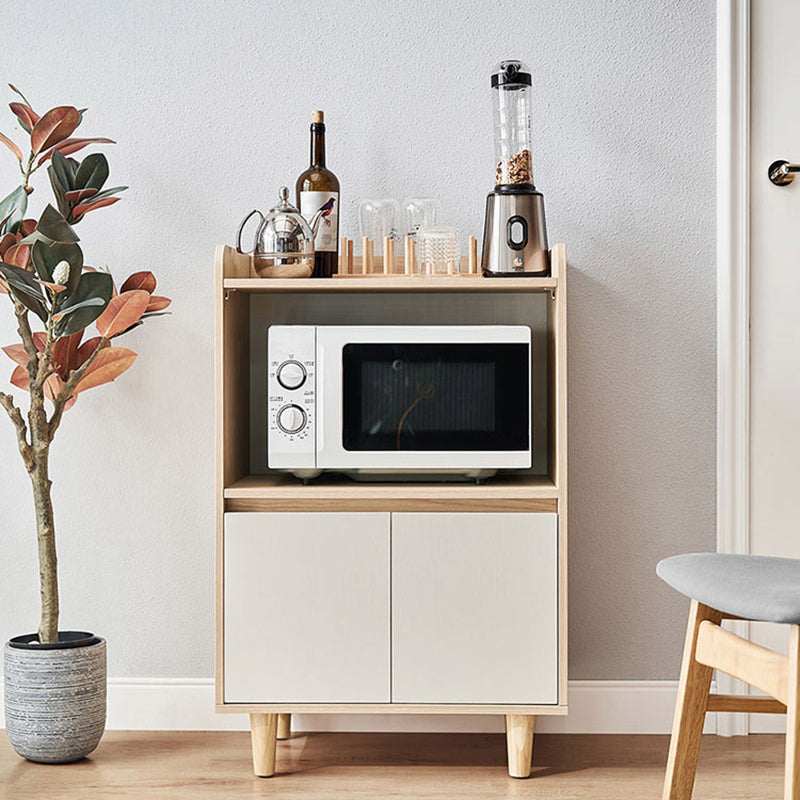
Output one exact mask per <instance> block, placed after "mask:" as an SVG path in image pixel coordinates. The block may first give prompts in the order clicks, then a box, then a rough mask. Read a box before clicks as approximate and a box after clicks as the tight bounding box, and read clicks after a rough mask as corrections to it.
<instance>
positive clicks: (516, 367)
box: [267, 325, 531, 481]
mask: <svg viewBox="0 0 800 800" xmlns="http://www.w3.org/2000/svg"><path fill="white" fill-rule="evenodd" d="M267 353H268V356H267V357H268V369H267V406H268V408H267V414H268V420H267V431H268V433H267V437H268V466H269V467H270V468H271V469H278V470H285V471H288V472H291V473H293V474H295V475H296V476H297V477H299V478H302V479H305V480H309V479H312V478H315V477H317V476H318V475H319V474H320V473H321V472H323V471H332V472H344V473H349V474H351V475H353V476H355V477H362V478H370V477H373V478H377V479H380V478H381V477H383V478H387V477H391V476H397V477H403V476H406V477H411V476H419V477H433V476H440V477H442V478H445V479H446V478H448V477H457V476H461V477H466V478H470V479H474V480H476V481H481V480H482V479H484V478H486V477H489V476H491V475H493V474H494V473H495V472H496V471H497V470H498V469H520V468H526V467H530V466H531V410H530V404H531V330H530V328H528V327H527V326H524V325H462V326H419V325H410V326H394V325H386V326H373V325H363V326H362V325H341V326H340V325H318V326H315V325H272V326H270V328H269V330H268V332H267Z"/></svg>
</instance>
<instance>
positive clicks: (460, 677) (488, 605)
mask: <svg viewBox="0 0 800 800" xmlns="http://www.w3.org/2000/svg"><path fill="white" fill-rule="evenodd" d="M557 539H558V532H557V518H556V515H555V514H512V513H509V514H446V513H428V514H393V515H392V701H393V702H395V703H437V704H438V703H476V704H532V705H540V704H541V705H545V704H556V703H558V603H557V597H558V576H557V572H558V570H557V552H558V549H557Z"/></svg>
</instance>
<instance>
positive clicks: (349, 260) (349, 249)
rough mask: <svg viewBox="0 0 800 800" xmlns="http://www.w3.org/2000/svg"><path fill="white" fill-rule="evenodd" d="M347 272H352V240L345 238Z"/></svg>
mask: <svg viewBox="0 0 800 800" xmlns="http://www.w3.org/2000/svg"><path fill="white" fill-rule="evenodd" d="M347 274H348V275H352V274H353V240H352V239H348V240H347Z"/></svg>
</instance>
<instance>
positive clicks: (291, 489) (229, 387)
mask: <svg viewBox="0 0 800 800" xmlns="http://www.w3.org/2000/svg"><path fill="white" fill-rule="evenodd" d="M550 264H551V275H550V276H548V277H546V278H483V277H481V276H475V275H461V276H452V277H447V276H443V277H436V278H422V277H407V276H402V275H398V276H386V277H383V278H374V277H366V276H365V277H349V278H348V279H347V280H335V279H313V278H312V279H293V280H285V279H261V278H258V277H257V276H256V275H255V273H254V270H253V268H252V263H251V258H250V256H246V255H241V254H239V253H237V252H236V251H235V250H234V249H233V248H231V247H229V246H227V245H219V246H218V247H217V251H216V258H215V278H214V306H215V419H216V422H215V453H216V471H215V513H216V548H215V552H216V593H215V594H216V626H215V629H216V656H215V665H216V677H215V695H216V711H217V712H221V713H249V714H251V715H253V716H252V718H253V719H254V720H255V722H254V726H255V727H254V730H257V732H258V741H259V742H261V741H262V740H263V741H266V744H265V745H264V747H266V748H267V749H269V747H271V746H272V744H271V739H272V738H274V737H273V733H272V732H273V731H275V735H277V718H275V720H276V721H273V720H272V717H271V715H275V714H277V715H283V719H282V720H281V724H280V728H281V734H282V735H285V734H288V730H289V719H288V718H287V715H289V714H291V713H294V712H312V713H347V712H353V713H355V712H358V713H365V712H375V713H381V714H386V713H390V714H391V713H398V714H407V713H421V714H440V713H445V714H454V713H456V714H462V713H463V714H504V715H506V717H507V730H508V731H509V737H510V738H509V742H510V747H511V752H513V753H515V754H520V753H521V754H522V759H521V760H522V761H524V760H525V754H526V753H527V752H528V751H529V747H528V744H527V738H528V736H530V737H531V738H532V734H533V723H532V721H531V723H530V725H528V724H527V723H524V721H522V719H521V718H522V717H525V716H533V715H556V714H566V713H567V262H566V248H565V246H564V245H563V244H558V245H555V246H554V247H553V249H552V250H551V253H550ZM264 292H272V293H292V294H296V293H299V294H301V295H302V294H303V293H322V294H326V293H340V292H359V293H361V292H370V293H375V294H381V293H391V294H394V293H398V292H399V293H405V294H415V293H429V292H437V293H450V292H452V293H460V292H470V293H473V292H481V293H483V292H487V293H495V294H498V295H500V296H502V295H506V294H509V293H524V292H537V293H544V294H546V295H547V296H548V300H549V302H548V305H547V330H546V336H547V363H548V389H547V391H548V415H549V419H548V443H547V446H548V464H549V468H548V473H547V474H546V475H530V474H519V475H511V476H500V477H498V478H496V479H494V480H491V481H489V482H488V483H487V484H486V485H484V486H473V485H468V484H449V485H448V484H441V485H430V484H428V485H414V484H358V483H342V484H330V483H327V482H325V481H324V480H323V481H321V482H319V483H317V484H314V485H311V486H301V485H300V484H299V482H297V481H296V480H294V479H292V478H289V477H284V476H281V475H279V474H275V473H273V474H267V475H251V474H250V421H249V420H250V402H251V399H250V388H249V383H250V381H249V376H250V347H249V342H250V300H251V297H252V295H254V294H260V293H264ZM226 511H304V512H306V511H387V512H392V511H395V512H398V511H439V512H465V511H466V512H475V513H480V512H482V511H484V512H498V511H515V512H556V513H557V514H558V626H559V630H558V649H559V662H558V670H559V679H558V686H559V702H558V704H557V705H546V706H519V705H515V706H502V705H499V706H497V705H435V704H425V705H418V704H400V703H387V704H358V705H356V706H354V705H342V704H307V703H306V704H304V703H299V704H279V705H275V704H239V703H225V702H224V694H223V685H224V674H223V669H224V659H223V643H224V636H223V609H224V600H225V598H224V594H225V587H224V580H223V575H224V569H223V567H224V565H223V517H224V513H225V512H226ZM262 715H270V718H269V719H265V718H264V717H263V716H262ZM265 731H266V732H267V733H268V734H269V735H267V736H265V734H264V732H265ZM512 734H513V736H512ZM520 737H521V738H520ZM267 740H269V741H267ZM262 749H263V748H262ZM513 762H514V763H513V774H514V776H515V777H526V776H527V775H526V774H524V773H526V770H525V768H524V765H522V766H521V765H520V757H519V755H515V756H514V759H513ZM265 764H267V765H272V768H273V769H274V760H273V761H271V760H270V758H269V757H266V759H265V758H261V759H260V760H259V761H258V769H260V770H261V771H262V772H263V771H265ZM528 772H529V770H528Z"/></svg>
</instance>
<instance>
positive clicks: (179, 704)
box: [0, 678, 716, 733]
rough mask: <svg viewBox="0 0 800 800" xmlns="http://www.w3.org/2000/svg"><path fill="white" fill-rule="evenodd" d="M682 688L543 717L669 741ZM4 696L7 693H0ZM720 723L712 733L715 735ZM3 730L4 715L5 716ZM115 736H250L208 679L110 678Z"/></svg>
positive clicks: (589, 701) (383, 721)
mask: <svg viewBox="0 0 800 800" xmlns="http://www.w3.org/2000/svg"><path fill="white" fill-rule="evenodd" d="M676 693H677V682H676V681H570V684H569V709H570V710H569V714H568V715H567V716H565V717H548V716H542V717H539V719H538V721H537V723H536V730H537V732H542V733H669V732H670V730H671V728H672V715H673V710H674V707H675V697H676ZM0 694H2V687H0ZM715 716H716V715H714V714H709V715H708V717H707V719H706V727H705V732H706V733H714V732H715V730H716V718H715ZM0 726H2V714H0ZM107 727H108V729H109V730H247V729H248V717H247V714H215V713H214V685H213V681H212V680H210V679H206V678H186V679H183V678H139V679H137V678H111V679H110V680H109V683H108V725H107ZM292 727H293V728H294V729H295V730H304V731H409V732H418V731H427V732H442V733H451V732H474V733H492V732H501V731H502V730H503V720H502V718H501V717H500V716H481V715H475V716H472V715H463V714H451V715H447V714H441V715H440V714H416V715H411V714H409V715H406V714H298V715H297V716H296V717H295V718H294V719H293V721H292Z"/></svg>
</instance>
